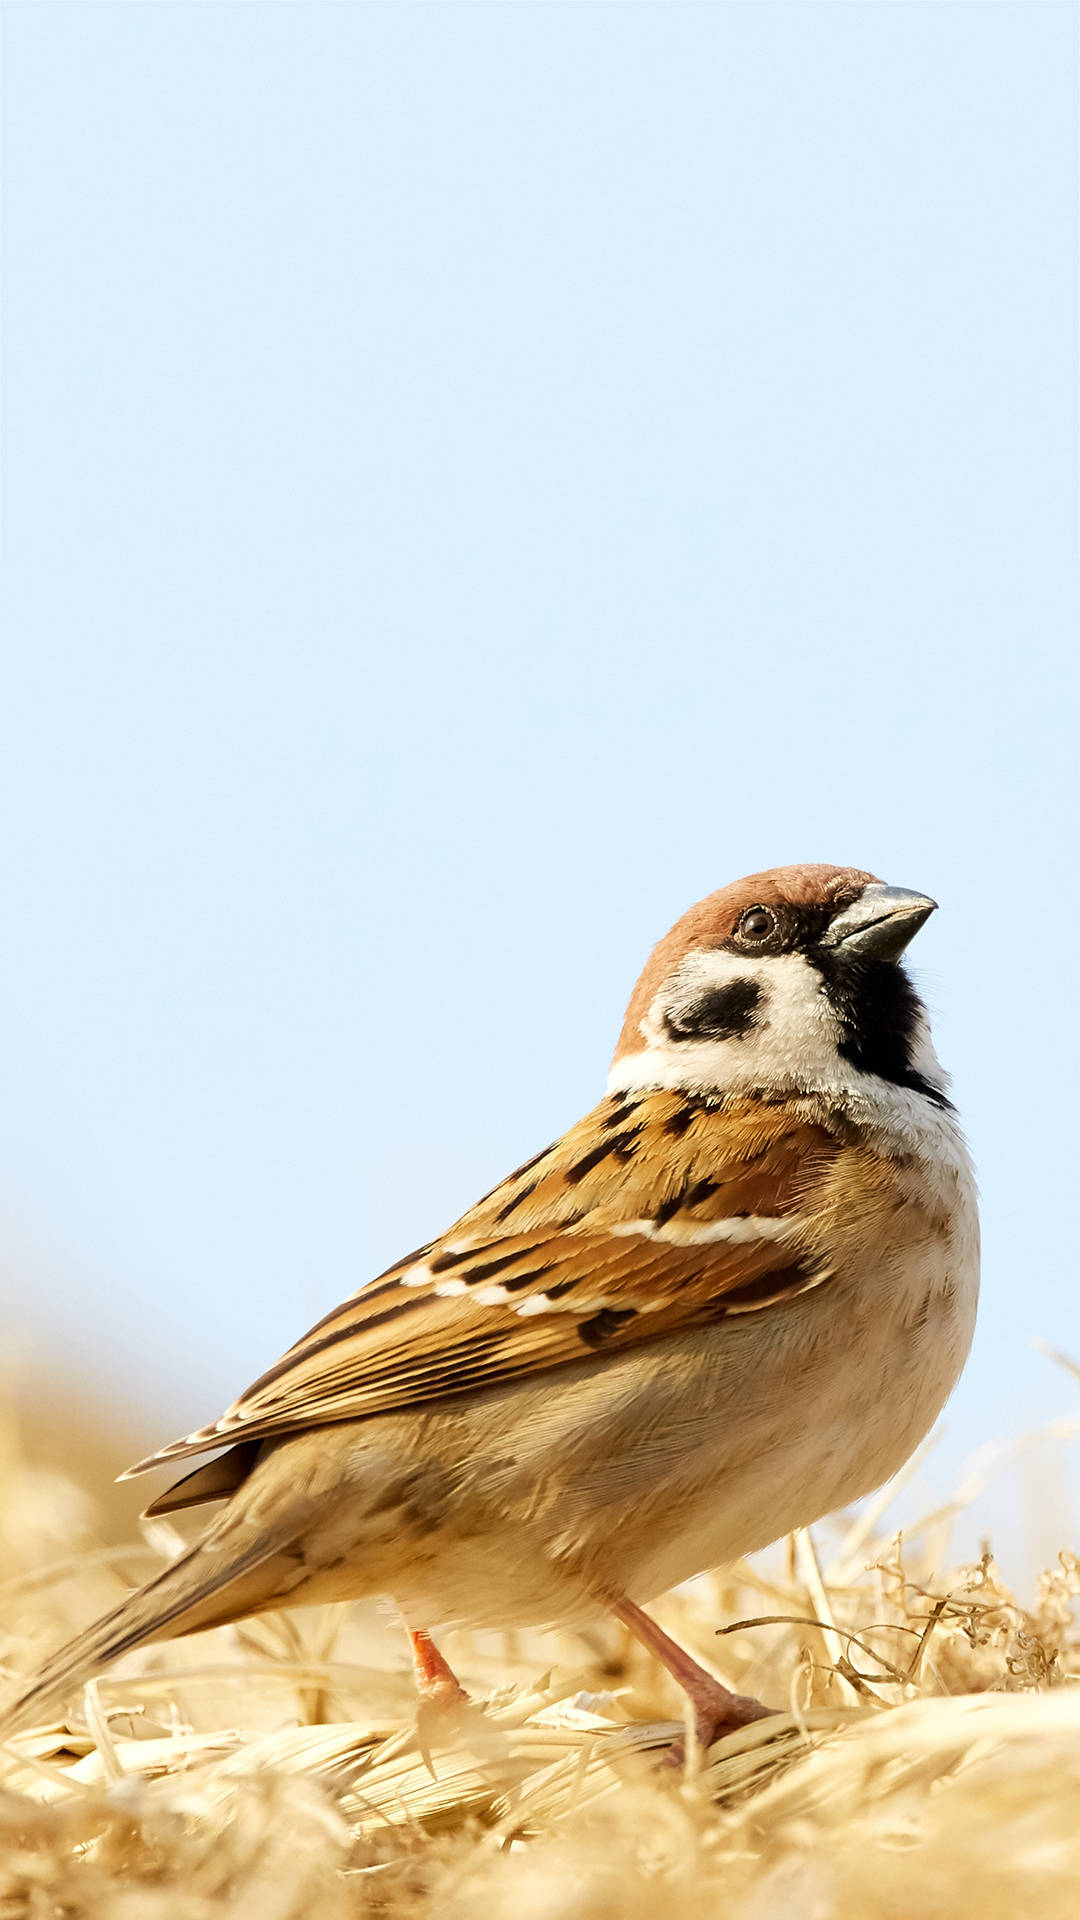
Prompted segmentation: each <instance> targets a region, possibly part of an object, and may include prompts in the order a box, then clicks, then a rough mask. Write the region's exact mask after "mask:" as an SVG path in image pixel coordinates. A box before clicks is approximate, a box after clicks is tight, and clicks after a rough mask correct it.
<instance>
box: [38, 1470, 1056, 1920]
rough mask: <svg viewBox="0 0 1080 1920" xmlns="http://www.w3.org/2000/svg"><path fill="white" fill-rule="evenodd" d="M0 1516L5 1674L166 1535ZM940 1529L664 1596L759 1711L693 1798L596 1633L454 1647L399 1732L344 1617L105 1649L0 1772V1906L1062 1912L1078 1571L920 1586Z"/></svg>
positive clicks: (367, 1649)
mask: <svg viewBox="0 0 1080 1920" xmlns="http://www.w3.org/2000/svg"><path fill="white" fill-rule="evenodd" d="M0 1495H2V1505H0V1547H2V1549H3V1556H4V1559H3V1564H4V1573H5V1578H4V1581H3V1584H2V1586H0V1660H2V1661H3V1662H4V1665H5V1667H6V1670H7V1671H8V1672H9V1673H10V1672H14V1670H16V1669H18V1670H20V1671H25V1670H26V1669H27V1668H29V1667H31V1666H32V1665H33V1664H34V1661H35V1659H36V1657H37V1654H38V1652H39V1650H41V1649H43V1648H44V1647H45V1646H51V1645H53V1644H55V1642H56V1640H57V1639H59V1638H60V1637H61V1635H62V1634H64V1633H66V1632H68V1631H70V1630H71V1629H72V1627H74V1626H78V1625H81V1624H82V1623H83V1622H84V1621H85V1620H86V1619H88V1618H89V1617H90V1616H91V1615H93V1614H94V1613H95V1612H97V1611H98V1610H99V1609H100V1608H101V1607H103V1606H104V1605H106V1604H109V1603H110V1602H111V1601H112V1600H113V1599H114V1598H115V1597H116V1595H117V1593H118V1591H120V1590H122V1588H123V1586H124V1584H125V1583H128V1582H130V1581H131V1580H133V1579H135V1578H138V1577H141V1576H142V1575H144V1574H145V1572H146V1571H147V1570H148V1568H149V1567H150V1566H151V1565H153V1564H154V1563H155V1561H156V1559H157V1557H158V1556H159V1555H160V1554H161V1553H162V1552H163V1551H164V1552H168V1551H169V1550H170V1547H171V1546H174V1545H175V1536H172V1537H171V1538H170V1536H169V1535H168V1533H167V1531H166V1530H164V1529H161V1528H159V1529H156V1530H155V1531H154V1532H153V1533H152V1534H151V1536H150V1538H149V1539H148V1541H147V1543H146V1545H145V1546H143V1547H136V1548H133V1549H131V1550H129V1551H127V1552H123V1553H120V1552H117V1551H115V1550H112V1549H109V1550H105V1549H100V1548H99V1549H96V1550H95V1549H93V1548H91V1547H88V1548H87V1550H86V1551H85V1552H82V1553H80V1554H79V1555H77V1556H75V1557H72V1556H71V1553H70V1542H71V1540H72V1539H73V1538H75V1539H78V1538H79V1537H80V1534H81V1535H82V1537H83V1538H84V1539H85V1537H86V1534H85V1529H86V1521H87V1509H86V1506H85V1502H84V1500H83V1497H82V1496H81V1495H80V1494H79V1493H78V1492H77V1491H76V1490H75V1489H74V1488H73V1487H72V1486H71V1485H70V1483H68V1482H66V1481H64V1480H63V1479H61V1478H58V1477H56V1476H55V1475H54V1474H51V1473H43V1472H41V1471H38V1472H32V1471H30V1470H28V1469H27V1468H25V1467H23V1466H20V1465H18V1464H17V1463H15V1462H13V1461H10V1462H9V1463H8V1464H7V1467H6V1469H0ZM949 1517H950V1516H949V1515H948V1514H942V1515H937V1516H932V1517H931V1518H930V1519H929V1520H928V1521H927V1522H926V1523H924V1524H923V1525H922V1526H921V1527H920V1528H918V1529H916V1530H914V1531H913V1532H912V1533H910V1534H909V1535H908V1537H907V1538H906V1539H905V1540H904V1542H903V1543H902V1545H901V1544H900V1543H898V1542H897V1540H896V1539H895V1537H893V1536H892V1535H891V1533H890V1530H889V1527H888V1524H887V1517H886V1514H885V1511H884V1510H883V1509H880V1508H879V1510H878V1511H877V1512H876V1513H875V1512H873V1511H871V1512H868V1513H866V1514H864V1515H863V1516H862V1518H861V1520H860V1521H859V1523H858V1524H857V1525H850V1526H849V1527H848V1528H847V1530H846V1532H845V1530H844V1529H843V1528H842V1527H837V1528H828V1529H826V1528H823V1529H821V1530H820V1531H819V1535H818V1537H817V1542H816V1544H814V1543H812V1542H811V1541H810V1540H809V1539H808V1538H806V1537H803V1536H800V1537H799V1538H798V1539H796V1540H793V1541H791V1542H789V1543H788V1547H787V1549H786V1552H785V1553H778V1554H777V1555H775V1556H774V1557H773V1560H772V1562H771V1564H770V1569H769V1576H766V1575H764V1574H763V1573H762V1572H761V1570H760V1569H759V1568H753V1569H751V1568H750V1567H740V1568H737V1569H735V1570H734V1571H733V1572H732V1573H731V1574H729V1575H728V1576H726V1577H725V1578H720V1577H714V1578H711V1579H708V1580H701V1581H698V1582H695V1583H694V1584H693V1585H692V1587H690V1588H688V1589H685V1590H684V1591H683V1592H681V1593H680V1594H678V1595H675V1596H672V1597H671V1598H670V1599H669V1600H668V1601H666V1602H665V1603H663V1604H662V1606H661V1607H660V1608H658V1611H659V1612H660V1614H661V1616H662V1617H663V1619H664V1621H665V1624H667V1625H668V1626H669V1627H670V1628H671V1629H672V1630H673V1631H675V1632H677V1633H678V1634H679V1635H680V1637H681V1638H682V1639H683V1640H684V1641H685V1642H686V1643H687V1644H688V1645H690V1646H692V1647H693V1648H694V1649H695V1650H696V1651H697V1652H698V1653H699V1654H701V1655H702V1656H704V1657H705V1658H706V1659H707V1660H711V1661H713V1662H714V1663H715V1664H716V1666H717V1668H718V1670H719V1671H720V1672H721V1673H722V1674H723V1676H724V1678H725V1679H728V1680H729V1681H731V1682H732V1683H733V1684H735V1685H736V1686H737V1687H738V1688H740V1689H741V1690H743V1691H758V1692H760V1693H762V1694H763V1695H764V1697H766V1698H767V1699H769V1700H770V1701H772V1702H774V1703H776V1704H777V1705H778V1706H779V1705H783V1706H784V1708H785V1710H784V1711H783V1712H782V1713H781V1714H780V1715H779V1716H778V1717H777V1718H776V1719H775V1720H774V1721H769V1722H767V1723H761V1724H758V1725H756V1726H754V1727H751V1728H748V1729H746V1730H745V1731H744V1732H742V1733H740V1734H737V1735H734V1736H731V1737H729V1738H728V1739H726V1740H724V1741H721V1742H720V1743H719V1744H718V1745H717V1746H715V1747H714V1748H713V1750H712V1752H711V1753H710V1754H709V1755H708V1756H707V1758H706V1759H705V1760H703V1762H702V1763H701V1764H700V1766H699V1767H698V1768H697V1770H696V1771H694V1772H692V1773H691V1774H690V1775H689V1776H680V1775H679V1774H678V1773H677V1772H676V1771H675V1770H673V1769H671V1768H666V1769H665V1768H663V1767H662V1766H659V1765H658V1763H659V1762H661V1761H662V1760H663V1756H664V1753H665V1750H666V1748H667V1747H668V1745H669V1744H670V1742H671V1741H672V1739H673V1738H675V1737H676V1736H677V1735H678V1734H679V1732H680V1731H681V1729H680V1727H679V1725H678V1723H677V1722H676V1721H673V1720H672V1719H671V1718H670V1717H666V1716H670V1715H672V1714H673V1713H677V1712H678V1698H677V1696H675V1695H673V1694H671V1693H670V1692H669V1691H668V1688H667V1683H666V1681H665V1679H664V1676H663V1675H662V1674H660V1673H659V1672H658V1671H657V1670H656V1669H655V1668H653V1667H651V1666H650V1665H649V1664H648V1662H647V1661H646V1659H645V1658H644V1656H643V1655H641V1654H640V1652H638V1651H637V1650H636V1648H635V1647H634V1646H633V1645H632V1644H630V1643H628V1642H627V1641H625V1640H624V1639H622V1638H621V1637H620V1634H619V1632H618V1631H617V1630H612V1631H610V1632H607V1631H605V1632H601V1631H599V1630H598V1631H597V1634H596V1637H595V1639H594V1640H593V1641H592V1642H591V1643H588V1644H587V1643H586V1642H585V1641H583V1640H582V1639H581V1638H579V1637H576V1636H575V1637H570V1636H567V1637H566V1638H565V1639H563V1640H558V1641H556V1640H547V1641H544V1642H537V1643H536V1644H535V1645H531V1644H529V1643H528V1642H527V1641H525V1640H523V1639H520V1638H519V1639H515V1640H510V1641H490V1642H483V1643H482V1642H480V1641H473V1640H470V1639H469V1638H467V1637H466V1636H464V1635H458V1636H452V1637H451V1638H450V1640H449V1641H448V1642H447V1652H448V1653H449V1654H450V1656H451V1658H452V1659H453V1660H454V1661H455V1664H456V1665H458V1666H459V1668H460V1671H461V1672H462V1675H463V1677H464V1678H465V1680H466V1681H467V1683H468V1684H470V1686H471V1688H472V1690H473V1691H474V1693H475V1695H476V1696H477V1698H478V1700H479V1701H480V1702H482V1706H477V1707H475V1708H469V1709H462V1710H460V1711H459V1713H458V1714H457V1716H456V1717H455V1718H453V1719H451V1720H445V1719H444V1720H438V1719H424V1718H421V1720H420V1722H419V1724H418V1723H417V1719H416V1715H415V1712H414V1709H413V1706H412V1702H411V1698H410V1691H409V1686H408V1682H407V1679H406V1676H405V1669H404V1659H403V1657H401V1656H402V1653H403V1649H402V1647H401V1646H399V1643H398V1637H397V1636H396V1635H394V1634H393V1633H392V1632H391V1631H390V1630H389V1628H388V1627H387V1624H386V1623H385V1621H382V1620H380V1619H379V1618H378V1617H377V1615H376V1614H375V1613H374V1611H373V1610H371V1609H361V1608H357V1609H352V1610H347V1609H318V1610H316V1609H312V1610H310V1611H308V1612H302V1611H301V1612H297V1613H294V1614H292V1615H281V1616H278V1617H277V1618H276V1619H275V1618H273V1617H270V1618H268V1619H267V1620H265V1621H262V1622H260V1623H257V1624H252V1625H250V1626H248V1627H245V1628H241V1629H224V1630H221V1631H220V1632H218V1633H215V1634H209V1635H203V1636H201V1637H199V1638H197V1639H194V1640H191V1641H188V1642H180V1643H177V1644H175V1645H172V1646H165V1647H161V1648H156V1649H152V1650H150V1651H148V1652H144V1653H143V1654H141V1655H137V1656H133V1657H132V1658H131V1659H129V1660H128V1661H127V1662H126V1663H125V1664H124V1665H123V1667H122V1668H121V1670H120V1672H119V1673H118V1674H116V1675H113V1676H110V1677H108V1678H107V1679H104V1680H101V1681H99V1682H97V1683H95V1684H94V1685H93V1686H91V1687H89V1688H87V1689H86V1690H85V1692H84V1693H83V1694H82V1695H81V1696H80V1697H79V1698H77V1699H76V1700H74V1701H73V1702H71V1703H70V1711H69V1714H68V1717H67V1718H66V1719H64V1720H59V1721H57V1722H56V1723H55V1724H53V1725H50V1726H42V1727H40V1728H38V1729H35V1730H34V1731H33V1732H31V1733H26V1734H21V1735H19V1736H18V1737H17V1738H16V1739H14V1740H13V1741H12V1742H11V1743H10V1744H9V1746H8V1747H7V1748H6V1749H2V1750H0V1916H2V1917H3V1920H9V1916H22V1915H26V1916H34V1920H45V1916H61V1915H62V1916H64V1920H81V1917H82V1916H84V1915H85V1916H96V1917H98V1920H106V1917H107V1920H159V1916H160V1917H161V1920H164V1917H165V1916H168V1917H169V1920H174V1917H175V1920H211V1916H213V1920H219V1917H221V1916H230V1917H231V1916H236V1920H240V1917H241V1916H243V1917H244V1920H248V1916H257V1920H293V1916H295V1917H296V1920H301V1916H302V1917H303V1920H338V1916H341V1920H346V1916H352V1915H361V1914H369V1913H370V1914H372V1915H376V1914H378V1915H382V1914H385V1915H387V1916H393V1917H395V1920H396V1917H397V1916H402V1920H404V1917H405V1916H415V1920H428V1916H435V1915H438V1916H439V1917H440V1920H466V1916H469V1917H470V1920H471V1916H474V1915H477V1914H480V1915H484V1916H491V1917H492V1920H501V1917H502V1916H504V1915H505V1916H507V1917H508V1920H510V1917H512V1920H548V1917H549V1916H554V1920H607V1916H609V1915H610V1916H627V1917H628V1920H639V1917H640V1920H647V1917H648V1920H652V1916H654V1915H656V1914H657V1913H662V1914H663V1915H664V1920H691V1916H695V1917H696V1916H699V1915H703V1914H704V1915H712V1914H715V1915H718V1916H724V1917H725V1920H727V1916H732V1917H733V1920H773V1916H785V1917H786V1916H798V1920H804V1917H805V1920H833V1916H837V1917H838V1920H839V1917H843V1920H848V1917H849V1916H850V1920H879V1917H880V1920H910V1916H913V1915H918V1916H920V1920H934V1917H935V1916H938V1915H949V1916H953V1915H961V1914H963V1915H967V1914H969V1913H978V1914H979V1915H980V1920H1016V1917H1017V1916H1022V1915H1027V1914H1037V1915H1039V1916H1040V1920H1058V1916H1060V1917H1061V1920H1066V1917H1067V1920H1075V1916H1076V1915H1077V1914H1078V1913H1080V1632H1078V1628H1077V1620H1076V1606H1075V1602H1076V1597H1077V1595H1078V1594H1080V1560H1078V1559H1077V1558H1076V1557H1075V1556H1074V1555H1073V1554H1071V1553H1068V1552H1062V1554H1061V1555H1060V1557H1059V1561H1058V1564H1057V1565H1056V1566H1055V1567H1053V1568H1051V1569H1050V1570H1049V1571H1048V1572H1046V1573H1045V1574H1044V1575H1043V1576H1042V1578H1041V1579H1040V1581H1039V1583H1038V1588H1037V1592H1036V1594H1035V1597H1034V1599H1033V1600H1032V1602H1031V1604H1030V1605H1029V1606H1028V1607H1023V1606H1021V1605H1020V1604H1019V1603H1018V1602H1017V1601H1016V1600H1015V1599H1014V1598H1013V1596H1012V1595H1011V1594H1010V1593H1008V1592H1006V1591H1005V1590H1004V1588H1003V1586H1002V1584H1001V1581H1000V1579H999V1577H998V1574H997V1572H996V1570H995V1566H994V1563H993V1561H992V1559H990V1558H989V1557H988V1556H987V1557H986V1558H984V1559H983V1561H982V1562H981V1563H980V1564H979V1565H976V1566H972V1567H967V1568H961V1569H959V1570H957V1571H954V1572H951V1573H950V1572H946V1571H943V1568H944V1567H945V1566H946V1565H947V1561H946V1558H945V1554H946V1539H947V1531H948V1521H949ZM731 1621H739V1622H743V1623H745V1624H742V1625H740V1626H738V1627H737V1628H736V1629H735V1630H733V1631H727V1632H724V1633H723V1634H722V1636H720V1637H718V1636H717V1628H718V1626H720V1625H722V1624H724V1623H727V1622H731ZM397 1657H400V1667H399V1670H397V1671H393V1670H388V1668H387V1664H386V1663H387V1662H388V1661H390V1660H392V1659H394V1658H397ZM552 1661H554V1665H553V1667H552V1669H551V1671H550V1672H549V1671H547V1670H546V1665H545V1663H548V1664H550V1663H551V1662H552Z"/></svg>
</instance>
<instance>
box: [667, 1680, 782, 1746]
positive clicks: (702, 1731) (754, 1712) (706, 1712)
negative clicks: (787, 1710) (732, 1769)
mask: <svg viewBox="0 0 1080 1920" xmlns="http://www.w3.org/2000/svg"><path fill="white" fill-rule="evenodd" d="M684 1684H685V1683H684ZM686 1694H687V1698H688V1700H689V1703H690V1711H691V1719H692V1725H693V1740H694V1746H695V1748H696V1749H697V1751H698V1753H700V1754H704V1753H707V1752H708V1750H709V1748H710V1747H711V1746H712V1745H713V1743H714V1742H715V1741H717V1740H722V1739H723V1738H724V1735H725V1734H727V1733H735V1732H737V1731H738V1729H739V1728H740V1727H748V1726H750V1725H752V1723H753V1722H754V1721H755V1720H770V1719H772V1717H773V1715H774V1713H775V1711H776V1709H775V1708H774V1707H766V1706H763V1705H762V1702H761V1701H760V1700H754V1699H752V1698H751V1697H750V1695H749V1694H745V1693H732V1692H731V1691H730V1690H729V1689H728V1688H727V1687H725V1686H723V1685H721V1683H720V1681H719V1680H713V1679H712V1677H711V1676H710V1675H709V1674H706V1673H705V1672H704V1671H703V1672H702V1675H701V1679H700V1680H697V1679H695V1680H694V1682H693V1683H692V1684H691V1685H689V1686H687V1687H686ZM685 1764H686V1741H685V1739H679V1740H675V1741H673V1742H672V1744H671V1746H670V1747H669V1748H668V1751H667V1754H666V1756H665V1759H664V1765H665V1766H668V1767H682V1766H685Z"/></svg>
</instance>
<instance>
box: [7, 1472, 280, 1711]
mask: <svg viewBox="0 0 1080 1920" xmlns="http://www.w3.org/2000/svg"><path fill="white" fill-rule="evenodd" d="M288 1521H289V1523H288V1524H285V1525H283V1526H282V1527H280V1528H275V1529H271V1528H267V1529H265V1530H263V1529H259V1530H257V1531H256V1530H253V1529H252V1528H251V1527H250V1526H243V1525H242V1524H240V1525H237V1521H236V1519H234V1518H233V1516H231V1515H230V1514H229V1512H228V1510H226V1512H225V1513H223V1514H222V1516H221V1518H220V1520H219V1521H218V1522H217V1523H216V1524H215V1526H213V1527H212V1528H211V1529H210V1532H209V1533H208V1534H207V1535H206V1536H205V1537H204V1539H202V1540H200V1541H198V1542H197V1543H196V1544H195V1545H194V1546H192V1547H189V1548H188V1549H187V1551H186V1552H185V1553H182V1554H181V1555H180V1557H179V1559H177V1560H173V1561H171V1562H170V1564H169V1565H168V1566H167V1567H164V1568H163V1569H162V1571H161V1572H160V1573H159V1574H156V1575H155V1576H154V1578H153V1579H152V1580H148V1581H147V1583H146V1585H145V1586H143V1587H140V1588H138V1590H137V1591H136V1592H135V1593H132V1594H129V1595H128V1597H127V1599H126V1600H122V1601H121V1602H120V1604H119V1606H117V1607H114V1608H113V1609H112V1611H111V1612H110V1613H106V1614H103V1615H102V1617H101V1619H100V1620H95V1621H94V1622H93V1623H92V1624H91V1625H90V1626H89V1627H87V1628H86V1629H85V1631H84V1632H82V1633H80V1634H78V1635H77V1636H76V1638H75V1639H74V1640H69V1641H68V1643H67V1645H66V1646H63V1647H61V1648H60V1649H59V1651H58V1652H57V1653H54V1654H53V1656H52V1658H51V1659H50V1660H48V1661H47V1662H46V1664H45V1665H44V1666H43V1667H42V1668H41V1670H40V1672H39V1673H37V1674H36V1675H35V1677H34V1679H33V1680H32V1682H31V1683H30V1685H29V1686H28V1687H26V1688H25V1689H24V1690H23V1692H22V1693H20V1694H18V1695H16V1697H15V1699H14V1700H12V1701H10V1702H9V1703H8V1705H7V1706H6V1707H3V1708H0V1739H4V1738H6V1737H7V1736H8V1735H9V1734H12V1733H15V1732H16V1731H17V1730H18V1729H19V1728H20V1727H23V1726H26V1725H27V1724H28V1723H29V1722H31V1721H33V1719H34V1718H35V1717H36V1716H37V1715H38V1714H39V1713H40V1712H41V1710H42V1709H43V1708H44V1707H46V1706H48V1705H50V1704H51V1703H54V1702H55V1701H56V1699H57V1697H58V1696H60V1695H62V1694H64V1693H65V1692H66V1691H67V1690H68V1689H69V1688H71V1687H73V1686H76V1685H78V1684H80V1683H81V1682H83V1681H86V1680H90V1679H92V1678H93V1677H94V1675H95V1674H98V1673H100V1672H101V1671H102V1669H103V1668H104V1667H107V1666H109V1665H110V1663H111V1662H112V1661H113V1660H115V1659H117V1658H118V1657H119V1656H120V1654H122V1653H128V1652H130V1651H131V1649H132V1648H134V1647H141V1646H146V1645H148V1644H149V1643H150V1642H151V1641H154V1640H168V1639H172V1638H173V1637H174V1636H179V1635H181V1634H187V1633H198V1632H200V1631H201V1630H202V1629H203V1628H204V1627H214V1626H222V1625H224V1624H225V1622H226V1621H229V1620H235V1619H238V1618H239V1617H240V1616H241V1615H242V1614H245V1613H251V1612H254V1611H255V1610H256V1609H257V1608H259V1607H260V1606H265V1605H266V1604H267V1602H268V1601H269V1602H270V1604H271V1605H273V1604H275V1600H276V1596H277V1594H278V1593H280V1596H281V1597H280V1601H279V1602H278V1604H282V1605H287V1604H288V1598H289V1595H288V1591H287V1588H288V1586H289V1585H290V1584H295V1580H296V1573H297V1565H296V1558H295V1556H292V1559H291V1566H290V1568H289V1571H290V1572H291V1574H292V1581H291V1582H290V1581H286V1582H285V1583H284V1590H283V1589H282V1572H283V1567H282V1563H281V1561H280V1559H279V1556H280V1555H281V1554H282V1550H283V1549H284V1548H286V1547H287V1546H288V1545H289V1544H290V1542H291V1541H294V1540H295V1539H296V1535H297V1531H298V1526H297V1516H295V1515H290V1516H288ZM237 1536H239V1537H237ZM275 1561H277V1562H278V1564H277V1565H276V1566H274V1565H273V1564H272V1563H273V1562H275Z"/></svg>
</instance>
